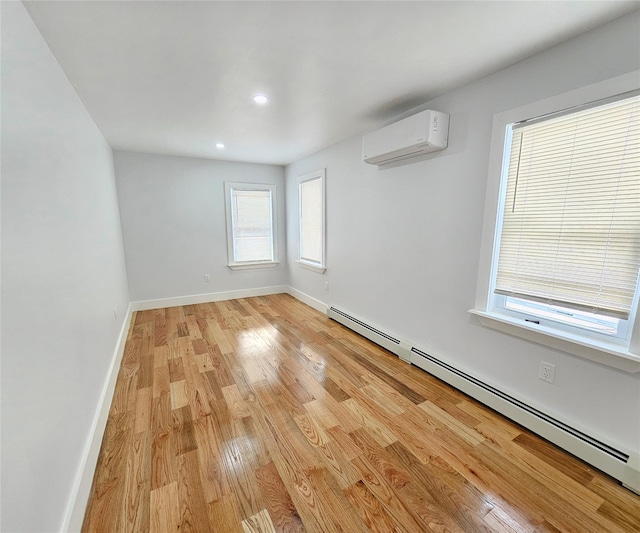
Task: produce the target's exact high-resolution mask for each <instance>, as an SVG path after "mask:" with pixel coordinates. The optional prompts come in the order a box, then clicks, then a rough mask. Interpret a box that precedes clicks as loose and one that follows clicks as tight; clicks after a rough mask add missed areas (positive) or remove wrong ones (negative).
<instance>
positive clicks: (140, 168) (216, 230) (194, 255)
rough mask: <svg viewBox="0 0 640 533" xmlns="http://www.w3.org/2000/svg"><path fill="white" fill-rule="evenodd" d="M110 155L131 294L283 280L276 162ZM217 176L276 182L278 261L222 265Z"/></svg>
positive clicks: (172, 293)
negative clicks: (262, 265)
mask: <svg viewBox="0 0 640 533" xmlns="http://www.w3.org/2000/svg"><path fill="white" fill-rule="evenodd" d="M114 160H115V171H116V179H117V184H118V198H119V202H120V213H121V218H122V232H123V236H124V246H125V255H126V262H127V273H128V276H129V288H130V291H131V299H132V300H133V301H139V300H156V299H162V298H172V297H178V296H189V295H196V294H207V293H218V292H225V291H234V290H241V289H252V288H257V287H271V286H276V285H283V284H285V283H286V279H287V267H286V247H285V223H284V212H285V204H284V192H285V191H284V189H285V187H284V169H283V168H282V167H279V166H272V165H259V164H249V163H232V162H225V161H212V160H207V159H194V158H188V157H172V156H161V155H152V154H142V153H133V152H119V151H115V152H114ZM225 181H230V182H247V183H269V184H275V185H276V195H277V198H276V208H277V210H278V242H279V259H280V261H282V263H281V264H280V265H278V266H276V267H272V268H259V269H251V270H235V271H234V270H230V269H229V268H228V267H227V264H228V260H227V234H226V218H225V203H224V182H225ZM205 274H209V276H210V279H211V281H210V282H205V281H204V275H205Z"/></svg>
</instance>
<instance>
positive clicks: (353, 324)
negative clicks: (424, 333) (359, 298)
mask: <svg viewBox="0 0 640 533" xmlns="http://www.w3.org/2000/svg"><path fill="white" fill-rule="evenodd" d="M327 315H328V316H329V318H331V319H333V320H335V321H336V322H340V324H342V325H343V326H346V327H348V328H349V329H351V330H353V331H355V332H356V333H359V334H360V335H362V336H363V337H365V338H367V339H369V340H370V341H373V342H375V343H376V344H377V345H379V346H382V347H383V348H386V349H387V350H389V351H390V352H391V353H394V354H396V355H399V347H400V339H396V338H395V337H394V336H392V335H389V334H388V333H385V332H384V331H381V330H380V329H378V328H375V327H373V326H370V325H369V324H367V323H366V322H363V321H362V320H359V319H357V318H355V317H353V316H351V315H349V314H348V313H345V312H344V311H340V310H339V309H336V308H335V307H330V308H329V311H328V312H327Z"/></svg>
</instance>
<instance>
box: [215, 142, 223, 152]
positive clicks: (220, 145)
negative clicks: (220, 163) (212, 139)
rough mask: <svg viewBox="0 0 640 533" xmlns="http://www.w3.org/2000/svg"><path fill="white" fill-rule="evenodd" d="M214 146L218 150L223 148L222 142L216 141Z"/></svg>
mask: <svg viewBox="0 0 640 533" xmlns="http://www.w3.org/2000/svg"><path fill="white" fill-rule="evenodd" d="M216 148H217V149H218V150H222V149H223V148H224V143H216Z"/></svg>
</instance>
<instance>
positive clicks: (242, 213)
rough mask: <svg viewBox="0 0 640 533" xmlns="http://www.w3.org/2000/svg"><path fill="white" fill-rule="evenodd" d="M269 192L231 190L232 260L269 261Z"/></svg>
mask: <svg viewBox="0 0 640 533" xmlns="http://www.w3.org/2000/svg"><path fill="white" fill-rule="evenodd" d="M271 205H272V202H271V191H270V190H242V189H231V206H232V225H233V227H232V234H233V260H234V261H235V262H237V263H242V262H249V261H273V260H274V254H273V226H272V221H273V217H272V214H271Z"/></svg>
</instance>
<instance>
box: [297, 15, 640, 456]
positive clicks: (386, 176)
mask: <svg viewBox="0 0 640 533" xmlns="http://www.w3.org/2000/svg"><path fill="white" fill-rule="evenodd" d="M639 56H640V15H639V14H638V12H636V13H634V14H632V15H630V16H627V17H624V18H622V19H618V20H617V21H614V22H612V23H610V24H608V25H606V26H603V27H601V28H599V29H597V30H594V31H592V32H590V33H587V34H584V35H582V36H580V37H578V38H575V39H573V40H570V41H567V42H566V43H564V44H562V45H559V46H557V47H555V48H553V49H550V50H548V51H546V52H543V53H540V54H538V55H537V56H534V57H532V58H530V59H528V60H525V61H522V62H520V63H518V64H516V65H514V66H512V67H509V68H507V69H505V70H503V71H500V72H498V73H496V74H494V75H491V76H489V77H487V78H485V79H483V80H480V81H478V82H476V83H473V84H470V85H468V86H466V87H463V88H461V89H459V90H456V91H453V92H450V93H448V94H445V95H443V96H441V97H439V98H437V99H435V100H432V101H430V102H427V103H426V104H425V105H424V106H421V107H420V108H417V109H415V110H414V112H417V111H420V110H422V109H428V108H430V109H436V110H438V111H445V112H447V113H450V116H451V126H450V135H449V147H448V148H447V149H446V150H445V151H443V152H440V153H437V154H433V155H431V156H427V157H425V158H423V159H422V160H421V161H419V162H414V163H409V164H402V165H397V166H395V168H388V169H384V170H382V169H380V170H379V169H378V168H377V167H375V166H371V165H367V164H365V163H363V162H362V161H361V142H362V137H361V136H357V137H353V138H350V139H347V140H345V141H343V142H340V143H338V144H336V145H334V146H332V147H329V148H327V149H325V150H323V151H321V152H318V153H316V154H314V155H312V156H310V157H307V158H305V159H303V160H301V161H297V162H295V163H294V164H292V165H289V166H288V167H287V168H286V180H287V220H288V227H287V235H288V250H289V260H290V261H293V260H294V259H295V258H296V257H295V253H296V250H297V249H298V248H297V242H298V241H297V239H298V226H297V216H296V214H297V194H298V193H297V182H296V178H297V177H298V176H300V175H302V174H305V173H307V172H311V171H315V170H317V169H319V168H326V199H327V200H326V203H327V271H326V273H325V274H324V275H321V274H317V273H314V272H310V271H308V270H304V269H302V268H299V265H296V264H294V263H291V267H290V285H291V286H292V287H293V288H294V289H297V290H299V291H302V292H303V293H306V294H308V295H310V296H311V297H313V298H316V299H318V300H321V301H323V302H325V303H327V304H329V305H334V306H336V307H338V308H339V309H341V310H344V311H346V312H348V313H351V314H353V315H354V316H356V317H358V318H361V319H364V320H367V321H369V322H371V323H373V324H377V325H379V326H381V327H383V328H384V329H385V330H387V331H389V332H391V333H393V334H395V335H397V336H399V337H400V338H403V339H407V340H409V341H412V342H413V343H414V344H415V345H416V346H417V347H419V348H421V349H423V350H424V351H426V352H428V353H432V354H433V355H435V356H438V357H440V358H442V359H444V360H445V361H447V362H449V363H451V364H453V365H455V366H457V367H459V368H461V369H463V370H466V371H467V372H469V373H471V374H472V375H475V376H477V377H479V378H481V379H483V380H485V381H486V382H488V383H490V384H493V385H494V386H497V387H498V388H500V389H502V390H504V391H505V392H507V393H510V394H513V395H514V396H516V397H519V398H522V399H525V400H526V401H528V402H530V403H531V404H533V405H536V406H538V407H540V408H542V409H543V410H544V411H546V412H547V413H549V414H552V415H555V416H557V417H558V418H560V419H561V420H564V421H566V422H569V423H571V424H572V425H574V426H576V427H578V428H582V429H584V430H586V431H587V432H588V433H590V434H592V435H594V436H600V437H601V438H603V439H605V441H606V442H609V443H612V444H618V445H620V446H623V447H624V449H626V450H629V451H632V452H633V451H635V452H636V453H637V452H638V451H640V412H639V409H640V375H639V374H626V373H624V372H620V371H617V370H614V369H611V368H609V367H605V366H602V365H599V364H596V363H593V362H590V361H587V360H584V359H580V358H578V357H575V356H571V355H568V354H566V353H563V352H559V351H555V350H552V349H548V348H545V347H543V346H541V345H538V344H534V343H531V342H527V341H524V340H520V339H517V338H514V337H511V336H508V335H506V334H502V333H499V332H497V331H494V330H490V329H486V328H484V327H482V326H481V325H480V323H479V322H478V321H477V320H476V319H475V318H474V317H472V316H470V315H469V314H468V312H467V310H468V309H470V308H472V307H473V306H474V303H475V294H476V282H477V272H478V262H479V255H480V244H481V237H482V225H483V211H484V205H485V190H486V186H487V168H488V161H489V149H490V140H491V129H492V121H493V115H494V114H496V113H499V112H502V111H505V110H508V109H512V108H515V107H518V106H521V105H524V104H527V103H530V102H534V101H537V100H541V99H543V98H546V97H550V96H553V95H556V94H560V93H563V92H566V91H569V90H572V89H576V88H579V87H583V86H586V85H589V84H592V83H596V82H599V81H602V80H604V79H608V78H611V77H614V76H617V75H621V74H624V73H627V72H631V71H633V70H636V69H638V68H640V57H639ZM383 125H384V124H380V126H383ZM326 282H328V283H329V290H328V291H327V290H326V285H325V284H326ZM541 360H544V361H548V362H550V363H552V364H554V365H556V366H557V370H556V380H555V383H554V384H549V383H546V382H543V381H540V380H539V379H538V377H537V376H538V368H539V365H540V361H541Z"/></svg>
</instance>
